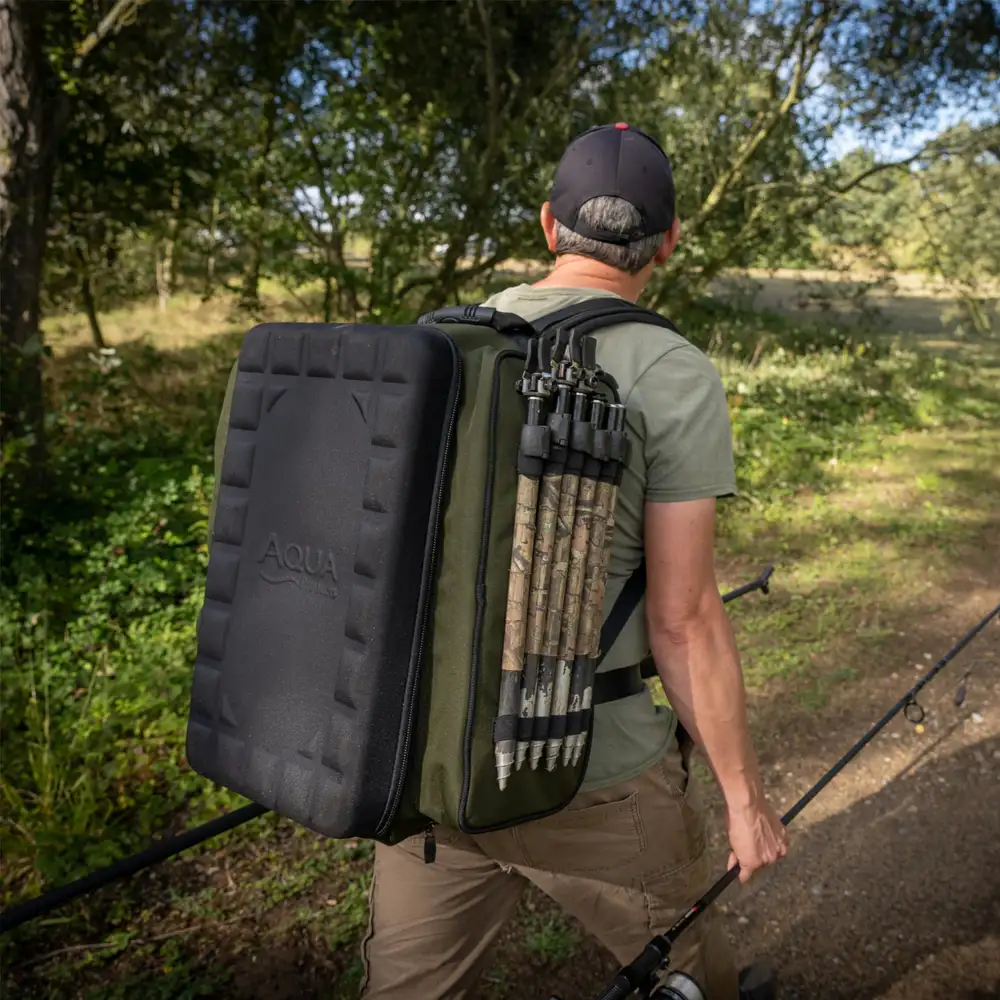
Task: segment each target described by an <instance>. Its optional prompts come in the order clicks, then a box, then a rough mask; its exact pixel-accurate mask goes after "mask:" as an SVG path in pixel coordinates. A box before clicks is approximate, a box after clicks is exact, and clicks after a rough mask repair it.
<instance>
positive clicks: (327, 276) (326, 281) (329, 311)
mask: <svg viewBox="0 0 1000 1000" xmlns="http://www.w3.org/2000/svg"><path fill="white" fill-rule="evenodd" d="M332 266H333V262H332V261H331V260H330V248H329V247H326V248H324V250H323V322H324V323H329V322H330V321H331V319H332V318H333V275H332V274H331V273H330V272H331V270H332Z"/></svg>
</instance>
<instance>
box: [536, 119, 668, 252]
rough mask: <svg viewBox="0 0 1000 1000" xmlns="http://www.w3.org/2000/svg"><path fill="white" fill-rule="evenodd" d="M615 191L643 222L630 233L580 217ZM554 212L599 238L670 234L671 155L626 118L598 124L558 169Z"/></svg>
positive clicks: (622, 243) (576, 230)
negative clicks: (597, 225) (586, 208)
mask: <svg viewBox="0 0 1000 1000" xmlns="http://www.w3.org/2000/svg"><path fill="white" fill-rule="evenodd" d="M602 195H609V196H612V197H617V198H624V199H625V201H627V202H630V203H631V204H633V205H634V206H635V207H636V208H637V209H638V211H639V215H640V216H641V218H642V222H641V224H640V225H639V226H638V227H636V228H635V229H633V230H631V231H630V232H628V233H619V232H614V231H611V230H607V229H601V228H595V227H593V226H589V225H586V224H584V223H583V222H580V221H579V216H580V209H581V208H582V207H583V205H584V204H585V203H586V202H588V201H590V199H591V198H598V197H600V196H602ZM549 207H550V208H551V209H552V214H553V215H554V216H555V217H556V218H557V219H558V220H559V221H560V222H561V223H562V224H563V225H564V226H566V227H567V228H568V229H571V230H572V231H573V232H574V233H579V234H580V235H581V236H587V237H589V238H590V239H592V240H597V241H598V242H599V243H616V244H618V245H619V246H625V245H627V244H629V243H632V242H634V241H635V240H641V239H642V238H643V237H646V236H654V235H658V234H659V233H665V232H666V231H667V230H668V229H670V227H671V226H672V225H673V223H674V178H673V172H672V171H671V169H670V160H669V159H667V154H666V153H664V152H663V150H662V149H661V148H660V146H659V145H658V144H657V142H656V141H655V140H654V139H651V138H650V137H649V136H648V135H646V133H645V132H642V131H641V130H639V129H637V128H633V127H632V126H631V125H628V124H626V123H625V122H618V123H617V124H615V125H597V126H595V127H594V128H591V129H588V130H587V131H586V132H584V133H583V134H582V135H579V136H577V137H576V138H575V139H574V140H573V141H572V142H571V143H570V144H569V146H568V147H567V149H566V152H565V153H563V156H562V159H561V160H560V161H559V166H558V167H557V168H556V176H555V180H554V181H553V184H552V194H551V195H550V197H549Z"/></svg>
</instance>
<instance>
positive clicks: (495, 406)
mask: <svg viewBox="0 0 1000 1000" xmlns="http://www.w3.org/2000/svg"><path fill="white" fill-rule="evenodd" d="M509 357H513V358H525V359H526V358H527V353H526V352H525V351H512V350H503V351H498V352H497V356H496V359H495V363H494V364H495V366H494V368H493V393H492V398H491V399H490V428H489V435H488V438H487V442H488V444H487V461H486V496H485V500H484V503H483V533H482V536H481V538H480V542H479V568H478V571H477V574H476V621H475V625H474V627H473V632H472V678H471V683H470V684H469V704H468V706H467V711H466V721H465V745H464V748H463V750H464V754H463V756H464V759H463V767H462V795H461V798H460V799H459V806H458V826H459V829H460V830H462V831H463V832H466V833H469V832H471V831H470V830H468V829H466V824H465V807H466V804H467V803H468V801H469V783H470V780H471V776H470V774H471V768H470V766H469V765H470V763H471V760H472V739H473V731H474V729H475V718H476V686H477V683H478V680H479V657H480V649H481V646H482V636H483V615H484V613H485V609H486V557H487V554H488V552H489V547H490V515H491V513H492V511H493V481H494V478H495V474H496V425H497V415H498V414H499V412H500V369H501V367H502V362H503V361H504V360H505V359H506V358H509Z"/></svg>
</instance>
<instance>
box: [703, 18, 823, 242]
mask: <svg viewBox="0 0 1000 1000" xmlns="http://www.w3.org/2000/svg"><path fill="white" fill-rule="evenodd" d="M828 25H829V18H828V13H827V12H826V11H824V13H823V14H822V15H820V17H818V18H817V19H816V21H814V22H813V24H812V25H811V27H810V28H809V30H808V31H806V32H805V33H804V34H803V35H802V36H801V41H800V44H799V52H798V57H797V59H796V62H795V69H794V70H793V72H792V79H791V81H790V82H789V84H788V90H787V91H786V93H785V96H784V98H783V99H782V101H781V103H780V104H779V105H778V107H777V108H775V109H774V110H773V111H772V113H771V114H770V115H769V116H766V117H765V119H764V120H763V121H762V122H761V124H760V126H759V127H758V128H757V129H756V131H754V132H752V133H751V134H750V135H749V136H748V137H747V138H746V140H745V141H744V142H743V144H742V147H741V148H740V149H739V151H738V152H737V154H736V156H735V158H734V159H733V162H732V164H731V166H730V167H729V169H728V170H727V171H725V173H723V175H722V176H721V177H720V178H719V179H718V180H717V181H716V182H715V184H714V185H713V186H712V190H711V191H709V193H708V194H707V195H706V197H705V200H704V201H703V202H702V205H701V208H700V209H699V210H698V211H697V212H696V213H695V215H694V216H693V217H692V218H691V220H690V221H689V222H688V223H687V225H686V226H685V230H686V231H687V233H688V234H693V233H696V232H697V231H698V230H699V229H700V228H701V227H702V226H703V225H704V223H705V221H706V220H707V219H709V218H710V217H711V216H712V215H713V214H714V213H715V211H716V209H718V207H719V205H720V204H721V203H722V200H723V198H724V197H725V196H726V194H727V193H728V191H729V189H730V187H731V186H732V184H733V182H734V181H735V180H736V179H737V178H739V177H740V176H741V175H742V174H743V171H744V169H745V168H746V165H747V164H748V163H749V162H750V161H751V160H752V159H753V157H754V155H755V154H756V152H757V150H758V149H759V148H760V147H761V145H763V143H764V142H766V141H767V139H768V138H770V136H771V134H772V133H773V132H774V130H775V129H776V128H777V127H778V124H779V123H780V122H781V121H782V120H783V119H784V118H785V117H787V115H788V114H789V112H790V111H791V110H792V108H794V107H795V105H796V104H797V103H798V101H799V96H800V91H801V88H802V84H803V83H804V81H805V77H806V74H807V73H808V71H809V68H810V67H811V65H812V63H813V60H814V59H815V58H816V52H817V51H818V43H819V41H820V40H821V39H822V37H823V33H824V32H825V31H826V29H827V27H828ZM775 72H777V69H776V70H775Z"/></svg>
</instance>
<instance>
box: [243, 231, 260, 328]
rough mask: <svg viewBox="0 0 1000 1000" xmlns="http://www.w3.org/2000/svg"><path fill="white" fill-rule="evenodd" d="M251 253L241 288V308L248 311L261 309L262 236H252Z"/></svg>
mask: <svg viewBox="0 0 1000 1000" xmlns="http://www.w3.org/2000/svg"><path fill="white" fill-rule="evenodd" d="M249 249H250V254H249V256H248V257H247V262H246V265H245V267H244V268H243V284H242V286H241V288H240V308H241V309H246V310H247V311H248V312H256V311H257V310H258V309H260V258H261V256H262V249H261V240H260V237H259V236H257V235H256V234H254V235H253V236H252V237H251V238H250V248H249Z"/></svg>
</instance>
